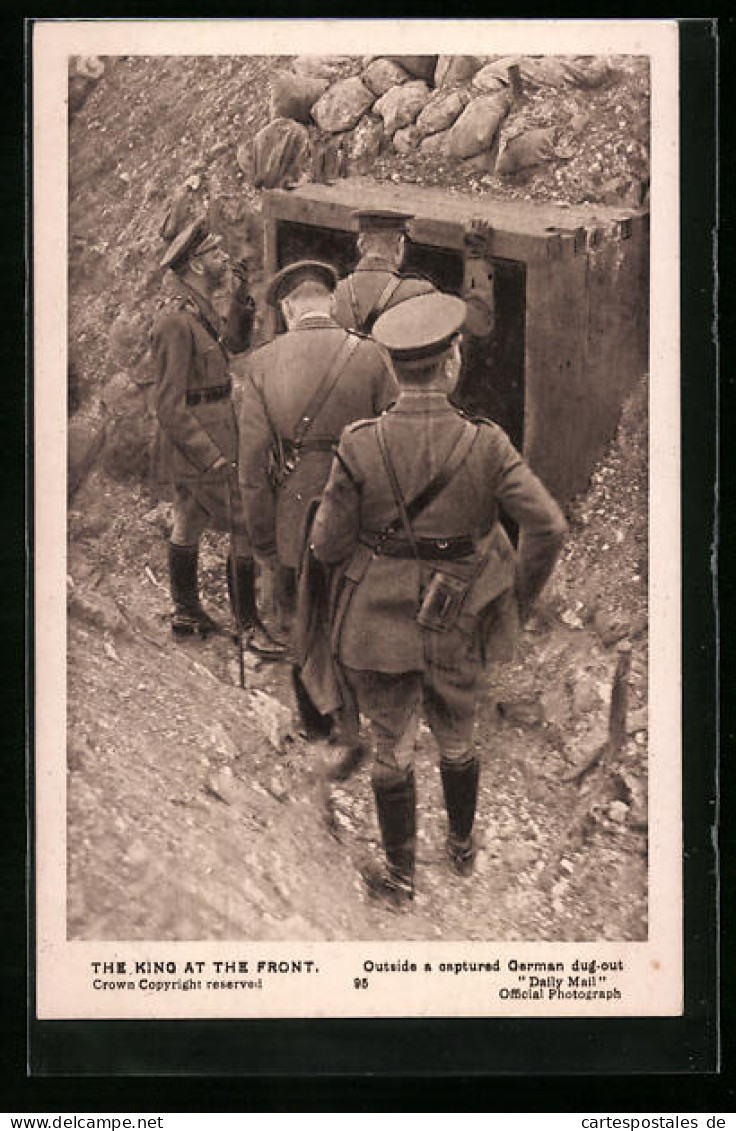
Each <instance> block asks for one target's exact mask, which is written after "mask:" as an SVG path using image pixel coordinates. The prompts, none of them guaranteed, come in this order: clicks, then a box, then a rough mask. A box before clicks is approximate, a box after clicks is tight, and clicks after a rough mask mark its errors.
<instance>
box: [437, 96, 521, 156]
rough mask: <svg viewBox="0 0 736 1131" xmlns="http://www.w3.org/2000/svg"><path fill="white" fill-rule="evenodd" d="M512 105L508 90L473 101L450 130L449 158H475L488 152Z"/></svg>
mask: <svg viewBox="0 0 736 1131" xmlns="http://www.w3.org/2000/svg"><path fill="white" fill-rule="evenodd" d="M510 105H511V99H510V97H509V95H508V93H507V92H505V91H499V92H498V93H496V94H482V95H480V96H479V97H478V98H476V99H474V100H473V101H472V102H471V103H470V104H469V105H468V106H466V107H465V109H464V110H463V112H462V114H461V115H460V117H459V118H458V119H457V121H456V122H455V125H454V126H453V127H452V129H451V131H450V134H451V137H450V146H449V152H450V156H451V157H476V156H477V155H478V154H479V153H483V152H484V151H485V150H489V149H490V148H491V145H492V144H493V140H494V138H495V136H496V134H497V133H498V127H499V126H500V124H501V122H502V121H503V119H504V118H505V117H506V115H507V114H508V112H509V107H510Z"/></svg>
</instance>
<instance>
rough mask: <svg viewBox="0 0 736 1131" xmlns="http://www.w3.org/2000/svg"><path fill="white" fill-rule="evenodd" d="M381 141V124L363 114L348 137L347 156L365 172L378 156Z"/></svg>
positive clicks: (368, 115)
mask: <svg viewBox="0 0 736 1131" xmlns="http://www.w3.org/2000/svg"><path fill="white" fill-rule="evenodd" d="M382 141H383V122H382V121H381V119H380V118H377V117H376V116H375V115H374V114H365V115H364V116H363V117H362V118H361V119H360V121H359V122H358V124H357V126H356V127H355V129H354V130H353V131H352V133H351V134H350V136H349V140H348V156H349V158H350V160H351V161H353V162H355V163H356V165H358V166H359V167H361V168H364V169H365V170H366V171H367V170H368V168H369V167H370V163H371V162H372V161H373V160H374V159H375V158H376V157H377V156H378V153H379V151H380V149H381V142H382Z"/></svg>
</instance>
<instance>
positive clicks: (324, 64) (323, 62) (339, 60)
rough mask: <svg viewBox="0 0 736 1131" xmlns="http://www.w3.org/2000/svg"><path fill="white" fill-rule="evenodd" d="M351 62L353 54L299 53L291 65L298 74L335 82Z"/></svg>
mask: <svg viewBox="0 0 736 1131" xmlns="http://www.w3.org/2000/svg"><path fill="white" fill-rule="evenodd" d="M351 62H353V57H352V55H298V56H297V58H296V59H294V61H293V62H292V64H291V67H292V70H293V71H296V73H297V74H300V75H310V76H311V77H313V78H321V79H327V80H328V81H330V82H333V81H334V80H335V79H336V78H337V76H338V75H339V74H340V72H341V71H342V70H343V69H344V68H345V66H346V65H347V64H348V63H351Z"/></svg>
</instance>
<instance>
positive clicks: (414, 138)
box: [391, 126, 422, 153]
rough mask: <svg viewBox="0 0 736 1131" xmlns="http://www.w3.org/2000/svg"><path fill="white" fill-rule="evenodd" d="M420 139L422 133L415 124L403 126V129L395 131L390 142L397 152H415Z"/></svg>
mask: <svg viewBox="0 0 736 1131" xmlns="http://www.w3.org/2000/svg"><path fill="white" fill-rule="evenodd" d="M421 140H422V135H421V134H420V132H419V130H418V129H417V127H416V126H404V128H403V129H401V130H397V131H396V133H395V134H394V136H393V137H392V139H391V144H392V145H393V147H394V149H395V150H396V152H397V153H416V152H417V150H418V149H419V142H420V141H421Z"/></svg>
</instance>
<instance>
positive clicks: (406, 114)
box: [373, 81, 430, 136]
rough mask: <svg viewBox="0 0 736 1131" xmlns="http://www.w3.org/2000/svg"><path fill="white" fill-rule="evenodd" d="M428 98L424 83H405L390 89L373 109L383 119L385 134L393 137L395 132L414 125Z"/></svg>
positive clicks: (428, 91)
mask: <svg viewBox="0 0 736 1131" xmlns="http://www.w3.org/2000/svg"><path fill="white" fill-rule="evenodd" d="M429 98H430V90H429V87H428V86H427V84H426V82H420V81H413V82H407V83H404V85H403V86H394V87H392V88H391V90H389V91H387V92H386V94H384V95H383V96H382V97H381V98H379V99H378V101H377V102H376V104H375V106H374V107H373V109H374V111H375V113H376V114H380V115H381V117H382V118H383V126H384V129H385V130H386V133H387V134H389V135H391V136H393V134H395V133H396V131H397V130H400V129H403V127H404V126H411V125H413V124H414V122H415V121H416V119H417V118H418V117H419V114H420V113H421V111H422V110H423V109H424V107H425V106H426V105H427V102H428V101H429Z"/></svg>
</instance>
